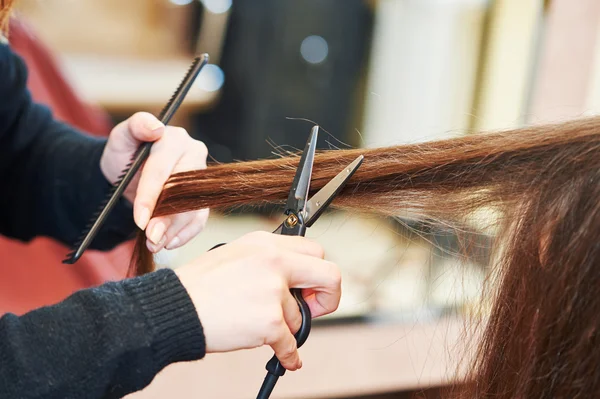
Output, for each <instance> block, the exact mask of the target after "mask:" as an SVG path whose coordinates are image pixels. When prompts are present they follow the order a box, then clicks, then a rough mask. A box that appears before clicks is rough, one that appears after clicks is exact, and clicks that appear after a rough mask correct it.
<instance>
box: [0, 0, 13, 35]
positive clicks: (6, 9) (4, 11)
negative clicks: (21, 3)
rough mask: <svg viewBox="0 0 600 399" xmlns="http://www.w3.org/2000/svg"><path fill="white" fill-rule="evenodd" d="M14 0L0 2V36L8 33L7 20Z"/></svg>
mask: <svg viewBox="0 0 600 399" xmlns="http://www.w3.org/2000/svg"><path fill="white" fill-rule="evenodd" d="M13 3H14V0H0V35H2V34H5V35H6V34H7V33H8V20H9V18H10V14H11V11H12V7H13Z"/></svg>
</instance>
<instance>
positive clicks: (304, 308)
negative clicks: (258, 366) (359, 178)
mask: <svg viewBox="0 0 600 399" xmlns="http://www.w3.org/2000/svg"><path fill="white" fill-rule="evenodd" d="M225 244H226V243H221V244H217V245H215V246H214V247H212V248H211V249H209V251H212V250H213V249H216V248H219V247H222V246H223V245H225ZM290 292H291V294H292V296H293V297H294V299H295V300H296V303H297V304H298V308H300V315H301V316H302V324H301V325H300V329H299V330H298V331H297V332H296V334H294V337H295V338H296V345H297V346H298V348H300V347H301V346H302V345H304V343H305V342H306V340H307V339H308V336H309V335H310V329H311V326H312V314H311V313H310V308H309V307H308V304H307V303H306V301H305V300H304V297H303V296H302V290H301V289H299V288H292V289H291V290H290ZM267 370H268V371H269V372H271V373H272V374H274V375H277V376H280V377H281V376H282V375H284V374H285V368H283V367H282V366H281V363H280V362H279V359H277V356H273V357H272V358H271V360H269V363H267Z"/></svg>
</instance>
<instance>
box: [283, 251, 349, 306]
mask: <svg viewBox="0 0 600 399" xmlns="http://www.w3.org/2000/svg"><path fill="white" fill-rule="evenodd" d="M278 257H279V259H280V263H281V265H280V267H281V270H282V271H283V273H284V277H285V278H286V281H287V283H288V286H289V287H290V288H301V289H302V288H304V289H306V288H309V289H311V290H312V291H314V297H309V298H308V299H309V300H307V301H306V303H307V304H308V305H309V307H310V311H311V314H312V315H313V317H318V316H322V315H325V314H329V313H331V312H333V311H335V310H336V309H337V308H338V306H339V303H340V299H341V295H342V289H341V285H342V277H341V273H340V271H339V269H338V267H337V266H336V265H335V264H334V263H332V262H328V261H325V260H322V259H318V258H315V257H312V256H308V255H303V254H294V253H290V252H285V253H282V254H279V255H278ZM305 300H306V299H305Z"/></svg>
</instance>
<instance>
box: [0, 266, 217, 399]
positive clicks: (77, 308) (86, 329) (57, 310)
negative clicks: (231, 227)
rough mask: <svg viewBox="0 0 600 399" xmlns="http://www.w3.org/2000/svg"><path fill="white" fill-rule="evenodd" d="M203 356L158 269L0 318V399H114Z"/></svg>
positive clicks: (188, 318)
mask: <svg viewBox="0 0 600 399" xmlns="http://www.w3.org/2000/svg"><path fill="white" fill-rule="evenodd" d="M204 355H205V341H204V335H203V331H202V326H201V324H200V321H199V319H198V316H197V314H196V312H195V309H194V305H193V303H192V301H191V299H190V298H189V296H188V294H187V292H186V291H185V288H183V286H182V285H181V283H180V281H179V279H178V278H177V276H176V274H175V273H174V272H173V271H172V270H168V269H165V270H159V271H156V272H154V273H151V274H148V275H145V276H142V277H136V278H133V279H129V280H125V281H122V282H118V283H107V284H104V285H102V286H100V287H97V288H93V289H87V290H82V291H79V292H77V293H75V294H73V295H72V296H70V297H69V298H67V299H66V300H64V301H63V302H61V303H59V304H56V305H54V306H48V307H44V308H41V309H38V310H35V311H32V312H30V313H27V314H25V315H23V316H20V317H18V316H15V315H12V314H8V315H5V316H3V317H2V318H0V397H1V398H21V399H28V398H90V399H94V398H121V397H123V396H125V395H128V394H130V393H132V392H136V391H139V390H141V389H143V388H144V387H146V386H147V385H148V384H150V382H151V381H152V379H153V378H154V377H155V376H156V374H157V373H158V372H159V371H160V370H162V369H163V368H164V367H166V366H167V365H169V364H171V363H175V362H182V361H191V360H197V359H201V358H202V357H204Z"/></svg>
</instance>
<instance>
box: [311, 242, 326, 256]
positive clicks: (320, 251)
mask: <svg viewBox="0 0 600 399" xmlns="http://www.w3.org/2000/svg"><path fill="white" fill-rule="evenodd" d="M311 242H312V243H313V248H312V251H313V255H314V256H315V257H318V258H321V259H325V248H323V246H322V245H321V244H319V243H316V242H314V241H311Z"/></svg>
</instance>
